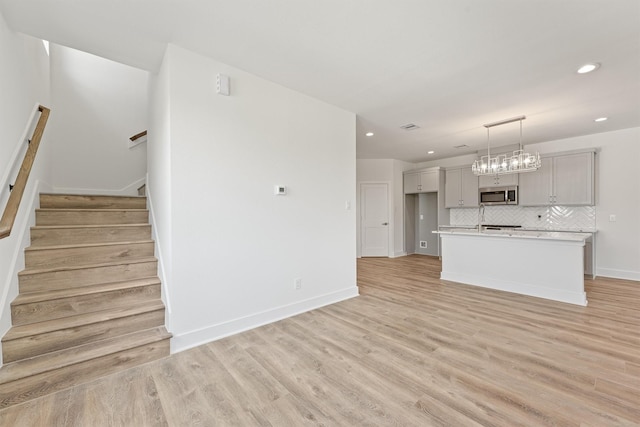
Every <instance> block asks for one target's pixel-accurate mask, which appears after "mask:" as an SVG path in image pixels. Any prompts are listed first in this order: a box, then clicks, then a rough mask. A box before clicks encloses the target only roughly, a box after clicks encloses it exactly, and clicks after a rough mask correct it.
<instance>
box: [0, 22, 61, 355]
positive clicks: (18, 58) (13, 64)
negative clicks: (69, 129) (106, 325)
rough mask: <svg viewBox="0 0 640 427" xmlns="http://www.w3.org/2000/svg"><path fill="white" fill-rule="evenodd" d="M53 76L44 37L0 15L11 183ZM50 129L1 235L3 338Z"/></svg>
mask: <svg viewBox="0 0 640 427" xmlns="http://www.w3.org/2000/svg"><path fill="white" fill-rule="evenodd" d="M48 76H49V58H48V57H47V55H46V53H45V50H44V47H43V45H42V41H41V40H38V39H34V38H31V37H27V36H24V35H21V34H17V33H14V32H12V31H11V30H10V29H9V28H8V27H7V25H6V23H5V21H4V18H3V17H2V15H1V14H0V94H1V96H0V117H1V118H2V119H1V123H2V125H1V126H0V153H2V154H1V155H0V177H7V180H8V181H9V182H14V180H15V177H16V176H17V171H18V169H19V167H20V163H21V162H22V158H23V157H24V152H20V153H19V157H18V160H17V165H15V168H12V167H11V165H10V162H11V160H12V157H13V153H14V152H17V151H18V150H17V147H18V145H19V144H20V143H21V142H22V141H21V136H22V135H23V134H24V133H25V130H26V127H27V125H28V121H29V117H30V115H31V113H32V111H33V109H34V107H35V105H36V104H42V105H44V106H47V107H48V106H49V102H50V98H49V78H48ZM50 121H51V120H50ZM49 130H50V129H49V127H47V129H46V130H45V134H44V136H43V138H42V141H41V143H40V149H39V150H38V154H37V156H36V159H35V162H34V165H33V168H32V170H31V174H30V177H29V181H28V183H27V187H26V189H25V192H24V195H23V197H22V202H21V204H20V209H19V211H18V215H17V217H16V220H15V222H14V226H13V230H12V232H11V235H10V236H9V237H6V238H4V239H0V336H2V335H4V334H5V333H6V331H7V330H8V329H9V327H10V326H11V313H10V305H9V304H10V303H11V301H12V300H13V299H14V298H15V297H16V295H17V293H18V279H17V274H18V271H20V270H22V269H23V268H24V256H23V250H24V247H25V246H27V245H28V242H29V230H28V229H29V226H30V225H33V222H34V208H35V207H37V206H38V200H37V193H38V191H39V190H40V189H42V188H45V189H46V188H47V186H46V184H47V183H48V182H49V181H50V169H49V162H50V152H51V151H50V148H51V147H50V138H49ZM28 137H31V135H30V134H28ZM9 169H11V170H9ZM14 170H15V173H14ZM0 179H1V178H0ZM2 181H3V182H0V185H2V188H0V200H1V203H0V215H1V214H2V212H4V208H5V204H6V200H7V198H8V192H7V191H6V190H5V188H6V184H7V183H6V182H4V179H2ZM0 354H1V353H0Z"/></svg>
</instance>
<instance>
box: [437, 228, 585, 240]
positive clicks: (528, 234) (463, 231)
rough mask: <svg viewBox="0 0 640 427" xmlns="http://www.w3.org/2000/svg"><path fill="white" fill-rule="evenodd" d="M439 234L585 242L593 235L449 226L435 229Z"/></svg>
mask: <svg viewBox="0 0 640 427" xmlns="http://www.w3.org/2000/svg"><path fill="white" fill-rule="evenodd" d="M434 233H438V234H458V235H473V236H479V237H502V238H516V239H543V240H562V241H576V242H582V243H583V244H584V242H585V241H586V240H587V239H589V238H590V237H591V233H576V232H564V231H562V232H560V231H542V230H528V229H521V228H516V229H509V230H482V231H481V232H478V231H477V229H475V228H474V229H469V228H457V227H456V228H449V229H443V230H440V231H434Z"/></svg>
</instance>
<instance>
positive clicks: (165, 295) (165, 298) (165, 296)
mask: <svg viewBox="0 0 640 427" xmlns="http://www.w3.org/2000/svg"><path fill="white" fill-rule="evenodd" d="M147 209H148V210H149V223H150V224H151V233H152V235H151V237H152V239H153V241H154V242H155V254H156V259H157V260H158V277H159V278H160V283H161V285H160V286H161V287H162V302H164V307H165V310H166V313H165V327H166V328H167V330H168V331H169V332H171V319H172V318H171V313H172V310H171V298H170V294H169V280H168V279H167V275H166V272H165V269H164V257H163V254H162V242H161V238H160V237H158V234H157V232H156V230H157V227H156V215H155V210H154V208H153V198H152V197H151V193H150V192H149V189H147Z"/></svg>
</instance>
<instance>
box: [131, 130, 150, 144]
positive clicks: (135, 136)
mask: <svg viewBox="0 0 640 427" xmlns="http://www.w3.org/2000/svg"><path fill="white" fill-rule="evenodd" d="M146 135H147V131H146V130H143V131H142V132H140V133H136V134H135V135H133V136H132V137H131V138H129V139H130V140H131V142H133V141H135V140H136V139H140V138H142V137H143V136H146Z"/></svg>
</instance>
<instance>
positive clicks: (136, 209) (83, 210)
mask: <svg viewBox="0 0 640 427" xmlns="http://www.w3.org/2000/svg"><path fill="white" fill-rule="evenodd" d="M147 210H148V209H142V208H95V209H92V208H38V209H36V211H37V212H117V211H122V212H145V211H147Z"/></svg>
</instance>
